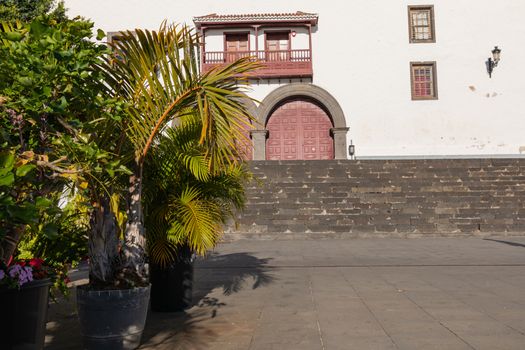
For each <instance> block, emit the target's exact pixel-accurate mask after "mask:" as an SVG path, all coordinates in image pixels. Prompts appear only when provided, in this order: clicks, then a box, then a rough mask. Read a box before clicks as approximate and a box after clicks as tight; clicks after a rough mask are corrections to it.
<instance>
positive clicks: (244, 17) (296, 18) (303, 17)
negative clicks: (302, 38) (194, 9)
mask: <svg viewBox="0 0 525 350" xmlns="http://www.w3.org/2000/svg"><path fill="white" fill-rule="evenodd" d="M318 19H319V15H318V14H316V13H306V12H302V11H297V12H295V13H255V14H233V15H218V14H216V13H212V14H209V15H205V16H198V17H193V22H194V23H195V25H196V26H197V28H200V27H201V26H202V25H217V24H241V23H245V24H258V23H263V24H264V23H281V22H282V23H291V22H293V23H310V24H312V25H316V24H317V21H318Z"/></svg>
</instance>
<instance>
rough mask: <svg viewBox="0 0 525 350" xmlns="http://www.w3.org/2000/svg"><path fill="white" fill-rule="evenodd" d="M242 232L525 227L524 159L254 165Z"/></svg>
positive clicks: (396, 232) (407, 231)
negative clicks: (254, 178) (253, 177)
mask: <svg viewBox="0 0 525 350" xmlns="http://www.w3.org/2000/svg"><path fill="white" fill-rule="evenodd" d="M250 166H251V169H252V170H253V173H254V176H255V177H256V180H255V181H253V182H252V183H251V184H250V185H249V186H248V187H247V197H248V198H247V199H248V200H247V207H246V209H245V210H244V211H243V212H242V213H240V214H239V216H238V224H239V227H238V228H237V229H236V228H235V226H234V225H233V224H231V225H229V226H228V227H227V232H229V235H233V236H235V237H238V236H239V235H242V234H243V233H245V234H247V235H255V236H256V235H261V237H262V236H264V237H272V235H273V236H274V237H283V235H285V234H286V235H289V236H290V237H295V236H296V235H300V234H301V232H302V233H303V234H308V235H311V236H312V237H322V236H323V234H326V235H328V236H330V235H340V234H341V235H360V234H367V235H383V234H384V235H399V236H403V235H411V234H416V235H417V234H453V235H463V234H483V233H486V232H489V231H490V232H493V233H509V234H510V233H513V232H525V159H524V158H519V159H470V160H469V159H448V160H373V161H372V160H368V161H343V160H337V161H278V162H276V161H262V162H251V164H250Z"/></svg>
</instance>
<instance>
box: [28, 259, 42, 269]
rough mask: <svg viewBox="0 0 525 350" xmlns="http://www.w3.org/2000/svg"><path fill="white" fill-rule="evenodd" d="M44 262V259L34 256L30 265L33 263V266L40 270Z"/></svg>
mask: <svg viewBox="0 0 525 350" xmlns="http://www.w3.org/2000/svg"><path fill="white" fill-rule="evenodd" d="M43 263H44V260H42V259H40V258H33V259H31V260H29V265H31V267H33V268H35V269H37V270H40V269H41V268H42V264H43Z"/></svg>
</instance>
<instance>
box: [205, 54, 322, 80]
mask: <svg viewBox="0 0 525 350" xmlns="http://www.w3.org/2000/svg"><path fill="white" fill-rule="evenodd" d="M243 57H251V58H253V60H256V61H258V62H260V63H262V67H261V68H259V69H258V70H257V71H256V72H255V76H257V77H259V78H287V77H311V76H312V75H313V71H312V54H311V51H310V50H309V49H304V50H281V51H235V52H226V51H210V52H205V53H204V57H203V64H202V70H203V71H204V72H208V71H209V70H210V69H212V68H214V67H217V66H219V65H222V64H227V63H231V62H234V61H236V60H238V59H239V58H243Z"/></svg>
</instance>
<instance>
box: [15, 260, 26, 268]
mask: <svg viewBox="0 0 525 350" xmlns="http://www.w3.org/2000/svg"><path fill="white" fill-rule="evenodd" d="M16 264H17V265H20V266H22V267H24V266H26V262H25V261H19V262H17V263H16Z"/></svg>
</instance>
